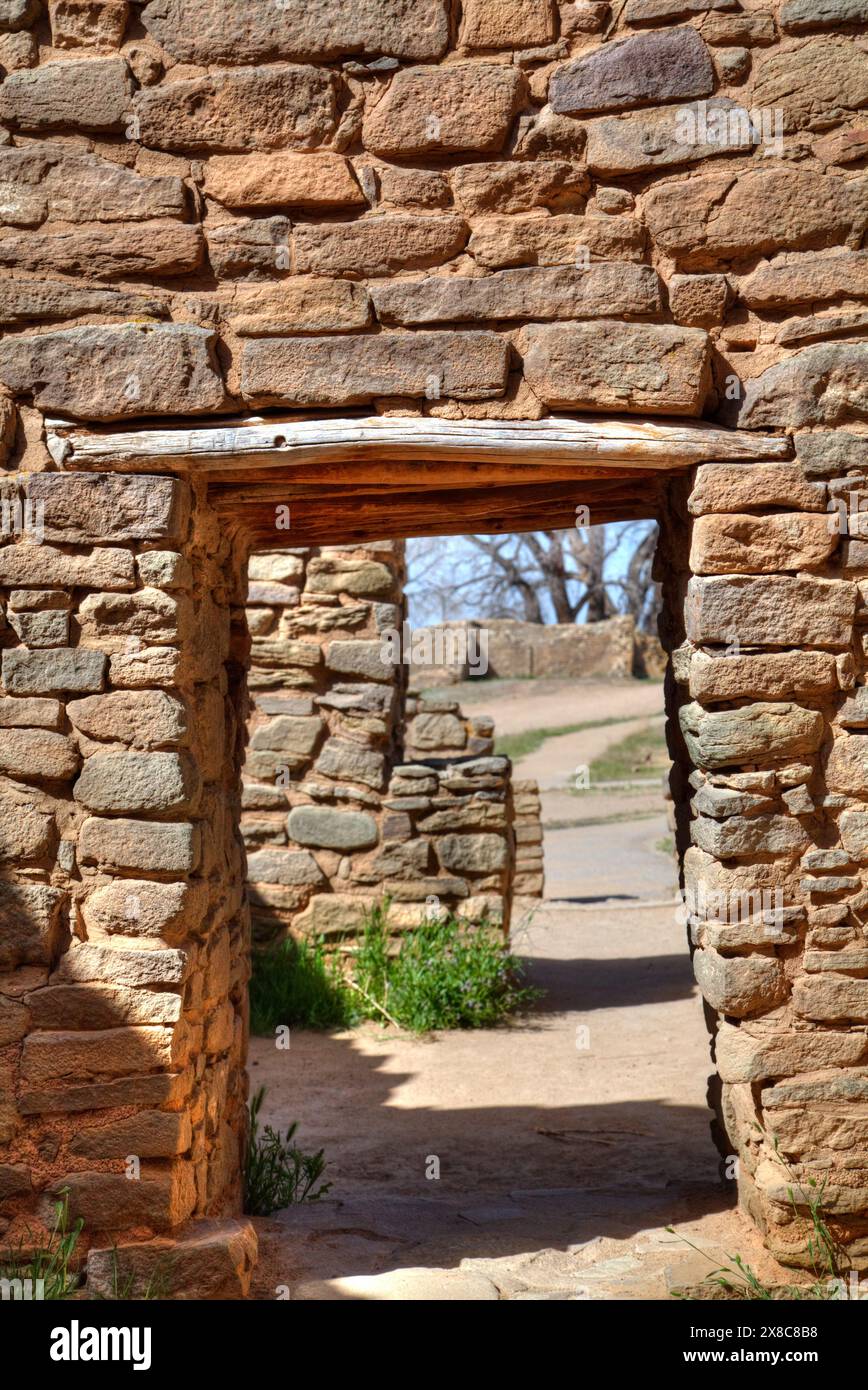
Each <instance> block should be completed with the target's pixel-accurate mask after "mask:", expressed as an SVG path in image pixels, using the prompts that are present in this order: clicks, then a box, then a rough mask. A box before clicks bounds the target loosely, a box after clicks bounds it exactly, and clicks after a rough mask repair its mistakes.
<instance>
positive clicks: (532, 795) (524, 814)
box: [512, 780, 544, 898]
mask: <svg viewBox="0 0 868 1390" xmlns="http://www.w3.org/2000/svg"><path fill="white" fill-rule="evenodd" d="M512 810H513V818H512V830H513V835H514V836H515V878H514V879H513V883H512V891H513V893H514V894H515V896H516V897H517V898H519V897H521V898H541V897H542V895H543V887H544V876H543V828H542V806H541V804H540V796H539V787H538V786H537V784H536V782H532V781H529V780H528V781H522V782H513V784H512Z"/></svg>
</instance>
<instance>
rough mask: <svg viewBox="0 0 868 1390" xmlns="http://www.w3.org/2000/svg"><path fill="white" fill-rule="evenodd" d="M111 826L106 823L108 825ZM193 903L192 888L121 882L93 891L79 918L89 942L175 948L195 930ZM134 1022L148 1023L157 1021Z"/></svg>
mask: <svg viewBox="0 0 868 1390" xmlns="http://www.w3.org/2000/svg"><path fill="white" fill-rule="evenodd" d="M115 823H116V822H113V821H110V822H109V824H110V825H114V824H115ZM85 825H91V821H85ZM158 828H159V829H165V828H166V827H163V826H160V827H158ZM169 828H170V829H174V828H175V827H169ZM88 847H89V849H90V851H91V855H93V850H94V837H93V834H92V833H91V834H90V835H89V838H88ZM100 848H102V847H100ZM126 857H127V858H132V857H133V856H132V855H127V856H126ZM143 857H145V856H143ZM175 862H176V863H177V860H176V861H175ZM137 867H138V866H137ZM196 902H197V899H196V890H195V888H194V886H193V885H192V884H189V883H153V882H151V880H150V879H136V878H124V879H116V880H115V881H114V882H113V883H106V884H104V885H103V887H102V888H97V889H95V890H94V892H93V893H91V894H90V895H89V896H88V897H87V898H86V899H85V901H84V902H83V903H82V904H81V915H82V917H83V919H84V922H85V925H86V927H87V929H88V936H89V939H90V940H93V941H97V940H99V939H100V937H106V936H115V935H120V936H150V937H162V938H163V940H164V941H166V942H168V943H169V945H176V944H178V943H180V942H181V941H182V940H183V939H184V937H185V936H186V935H187V934H188V933H189V931H190V930H191V929H192V928H195V927H196V926H197V922H196V920H195V915H194V911H193V909H194V908H195V907H196ZM135 1021H136V1022H142V1023H150V1022H159V1021H161V1020H152V1019H139V1020H135Z"/></svg>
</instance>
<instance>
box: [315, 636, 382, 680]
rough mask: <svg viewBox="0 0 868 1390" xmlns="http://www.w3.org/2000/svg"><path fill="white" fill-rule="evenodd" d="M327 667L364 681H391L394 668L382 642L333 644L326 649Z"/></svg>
mask: <svg viewBox="0 0 868 1390" xmlns="http://www.w3.org/2000/svg"><path fill="white" fill-rule="evenodd" d="M326 666H327V667H328V669H329V670H330V671H339V672H340V673H341V674H342V675H347V676H361V677H362V678H363V679H364V680H372V681H391V680H392V679H393V666H392V661H391V658H390V656H389V655H388V654H387V652H384V649H383V645H382V643H381V642H364V641H361V642H356V641H346V642H343V641H341V642H331V643H330V644H329V646H328V647H327V648H326Z"/></svg>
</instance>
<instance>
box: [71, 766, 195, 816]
mask: <svg viewBox="0 0 868 1390" xmlns="http://www.w3.org/2000/svg"><path fill="white" fill-rule="evenodd" d="M199 791H200V778H199V772H198V769H197V767H196V765H195V763H193V762H192V761H191V759H190V758H189V757H186V756H185V755H183V754H179V753H96V754H94V755H93V756H92V757H90V758H87V759H86V761H85V765H84V768H83V770H82V773H81V776H80V777H79V779H78V781H77V782H76V784H75V788H74V791H73V796H74V797H75V799H76V801H78V802H80V803H81V804H82V805H83V806H86V807H88V809H89V810H91V811H115V812H120V813H121V814H123V813H124V812H125V811H136V812H141V811H151V812H154V811H156V812H162V811H176V812H179V813H183V812H184V811H186V810H188V809H189V808H190V807H191V805H192V804H193V803H194V802H195V801H196V800H197V799H198V796H199Z"/></svg>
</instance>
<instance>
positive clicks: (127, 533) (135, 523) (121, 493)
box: [27, 473, 189, 545]
mask: <svg viewBox="0 0 868 1390" xmlns="http://www.w3.org/2000/svg"><path fill="white" fill-rule="evenodd" d="M27 496H28V497H29V498H30V499H31V500H32V501H33V503H34V504H39V505H40V506H41V507H42V508H43V509H44V513H43V514H44V527H45V535H46V537H47V539H48V540H51V541H63V542H67V543H68V542H72V543H73V544H84V545H93V544H98V543H99V542H100V541H105V540H110V541H112V542H113V543H117V542H119V541H180V540H183V539H184V537H185V534H186V523H187V516H188V512H189V502H188V496H187V490H186V488H185V487H184V485H183V484H182V483H181V482H179V481H178V479H176V478H158V477H149V476H148V475H147V474H142V473H119V474H114V475H112V474H109V473H36V474H34V475H33V476H32V477H31V478H29V479H28V482H27Z"/></svg>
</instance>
